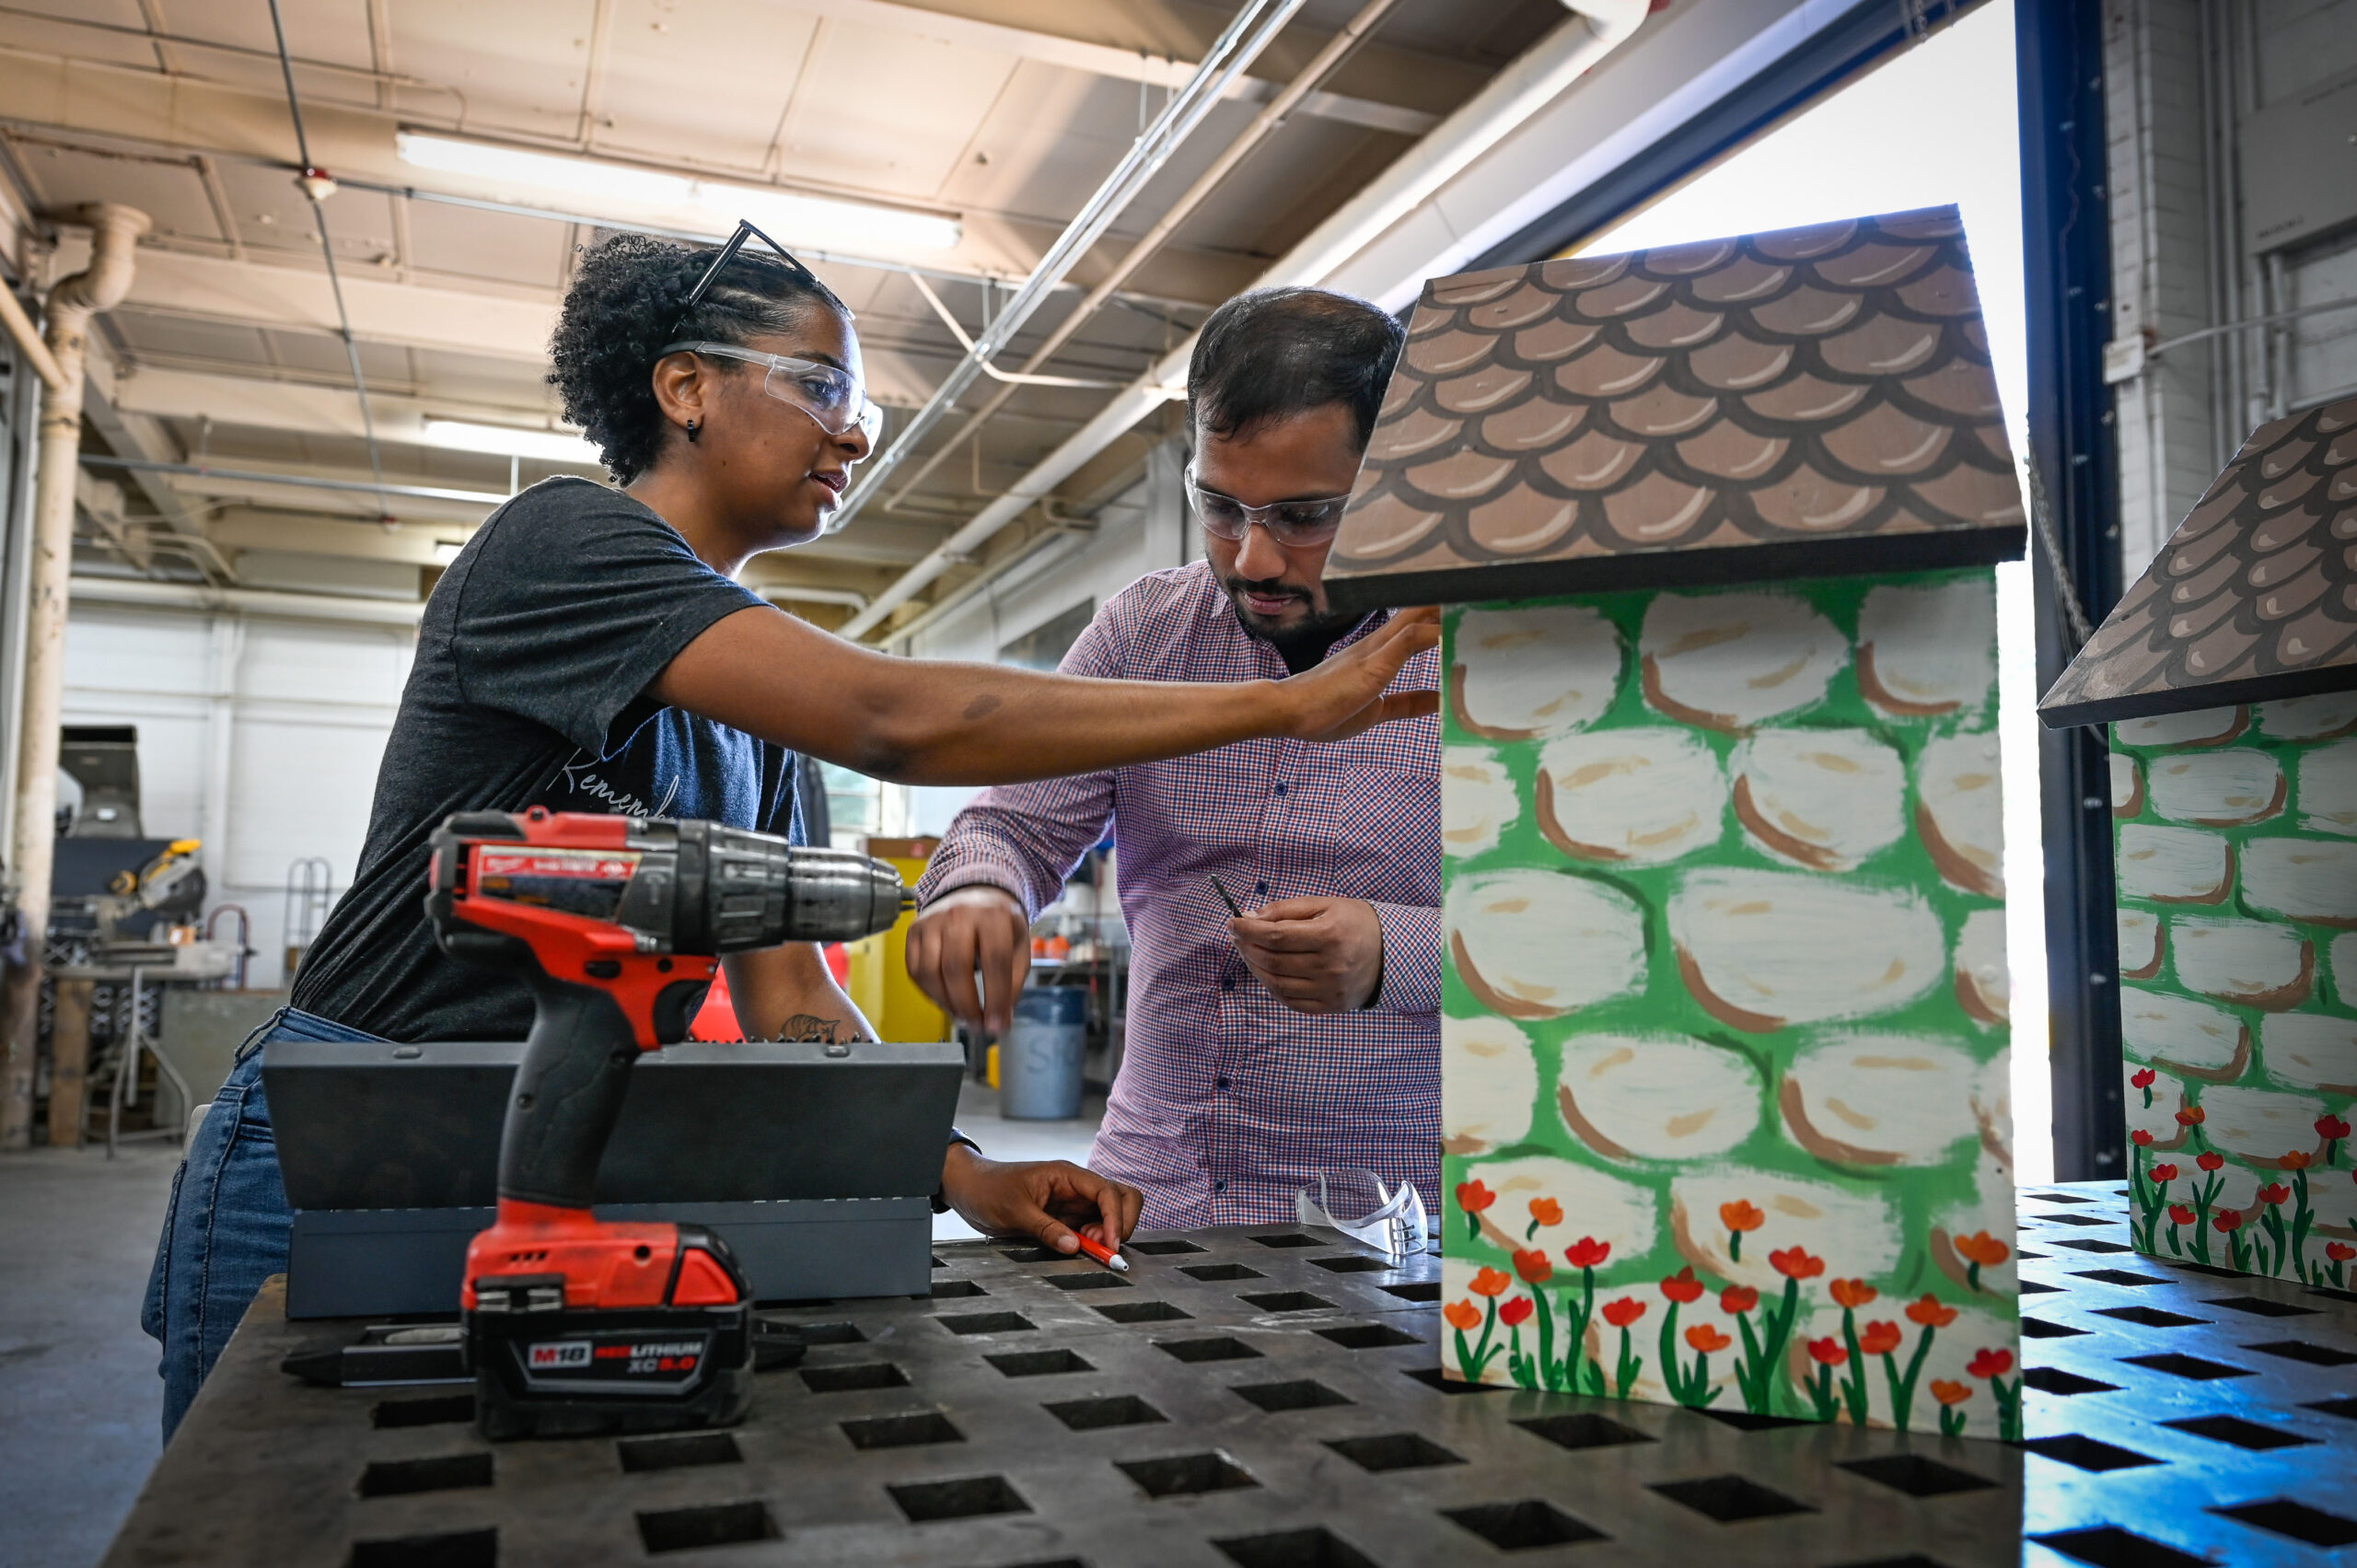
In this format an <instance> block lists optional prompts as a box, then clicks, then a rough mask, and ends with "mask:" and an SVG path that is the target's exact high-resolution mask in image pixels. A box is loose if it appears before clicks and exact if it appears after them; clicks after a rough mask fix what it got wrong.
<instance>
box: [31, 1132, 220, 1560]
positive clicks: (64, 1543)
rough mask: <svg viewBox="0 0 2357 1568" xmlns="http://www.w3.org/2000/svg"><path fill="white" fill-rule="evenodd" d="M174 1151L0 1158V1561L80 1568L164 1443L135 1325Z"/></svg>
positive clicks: (160, 1396)
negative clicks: (113, 1157)
mask: <svg viewBox="0 0 2357 1568" xmlns="http://www.w3.org/2000/svg"><path fill="white" fill-rule="evenodd" d="M179 1163H180V1152H179V1150H177V1149H175V1148H171V1147H168V1146H166V1145H164V1144H125V1145H124V1146H123V1148H122V1151H121V1153H120V1154H119V1155H118V1156H117V1157H116V1158H115V1159H113V1160H112V1161H110V1160H108V1158H107V1157H106V1152H105V1151H104V1150H103V1149H78V1150H75V1149H36V1150H34V1151H32V1152H31V1153H29V1154H22V1155H6V1156H0V1258H6V1260H7V1261H6V1264H5V1265H0V1564H6V1568H87V1564H89V1563H92V1562H97V1561H98V1559H99V1553H100V1552H102V1551H105V1550H106V1546H107V1542H109V1541H110V1540H111V1539H114V1532H115V1527H116V1526H117V1525H119V1524H121V1523H122V1516H123V1515H124V1514H125V1513H127V1512H129V1510H130V1508H131V1503H132V1499H133V1498H134V1497H136V1496H137V1495H138V1494H139V1488H140V1485H141V1483H143V1482H144V1481H146V1479H147V1471H148V1469H149V1467H150V1466H152V1465H154V1464H155V1462H156V1455H157V1451H158V1449H159V1447H160V1441H159V1437H158V1432H157V1427H158V1423H159V1422H160V1421H161V1419H162V1414H163V1408H164V1385H163V1383H162V1382H161V1381H160V1380H158V1379H157V1376H156V1342H155V1341H153V1340H151V1339H149V1338H148V1337H147V1336H146V1335H145V1334H143V1333H141V1332H140V1331H139V1303H140V1298H141V1297H142V1295H145V1292H146V1288H147V1270H148V1265H149V1264H150V1263H152V1262H153V1261H154V1260H155V1256H156V1233H157V1227H158V1226H160V1225H162V1224H163V1218H164V1203H165V1201H166V1199H167V1198H168V1197H169V1196H170V1191H171V1184H172V1171H173V1169H174V1168H175V1167H177V1166H178V1165H179Z"/></svg>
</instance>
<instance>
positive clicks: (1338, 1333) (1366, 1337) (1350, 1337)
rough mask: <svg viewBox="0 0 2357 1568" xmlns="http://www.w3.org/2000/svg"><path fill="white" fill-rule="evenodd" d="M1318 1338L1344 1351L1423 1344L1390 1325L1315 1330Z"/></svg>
mask: <svg viewBox="0 0 2357 1568" xmlns="http://www.w3.org/2000/svg"><path fill="white" fill-rule="evenodd" d="M1314 1331H1315V1332H1316V1333H1317V1335H1318V1338H1319V1339H1321V1340H1324V1341H1327V1342H1329V1343H1331V1344H1338V1345H1340V1346H1341V1347H1342V1348H1343V1349H1344V1350H1383V1349H1386V1348H1387V1347H1388V1346H1391V1345H1413V1344H1422V1341H1421V1340H1419V1339H1417V1338H1416V1336H1415V1335H1413V1334H1406V1333H1402V1332H1400V1331H1399V1330H1397V1329H1395V1328H1393V1327H1392V1326H1391V1325H1390V1324H1388V1323H1344V1324H1342V1325H1341V1327H1340V1328H1334V1329H1318V1330H1314Z"/></svg>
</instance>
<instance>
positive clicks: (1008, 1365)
mask: <svg viewBox="0 0 2357 1568" xmlns="http://www.w3.org/2000/svg"><path fill="white" fill-rule="evenodd" d="M982 1359H983V1360H984V1361H987V1362H989V1363H990V1364H991V1365H993V1366H995V1367H997V1368H998V1369H999V1371H1001V1372H1002V1373H1004V1374H1005V1375H1006V1376H1009V1377H1046V1376H1051V1375H1053V1374H1055V1373H1058V1372H1094V1371H1096V1370H1097V1368H1096V1367H1095V1366H1094V1365H1091V1364H1090V1363H1089V1362H1086V1361H1085V1360H1083V1359H1082V1358H1081V1357H1080V1355H1079V1353H1077V1352H1074V1351H1068V1350H1062V1349H1058V1350H1027V1351H1010V1352H1008V1353H1006V1354H1004V1355H986V1356H984V1357H982Z"/></svg>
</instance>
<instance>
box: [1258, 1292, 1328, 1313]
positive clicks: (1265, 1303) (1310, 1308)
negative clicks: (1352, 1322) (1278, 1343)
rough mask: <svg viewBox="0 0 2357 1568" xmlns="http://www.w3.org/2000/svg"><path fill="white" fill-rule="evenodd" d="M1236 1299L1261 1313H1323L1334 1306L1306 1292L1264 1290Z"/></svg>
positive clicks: (1322, 1297)
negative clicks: (1258, 1309) (1256, 1308)
mask: <svg viewBox="0 0 2357 1568" xmlns="http://www.w3.org/2000/svg"><path fill="white" fill-rule="evenodd" d="M1238 1299H1239V1300H1241V1301H1243V1302H1244V1303H1245V1304H1246V1305H1248V1306H1251V1307H1259V1308H1260V1310H1261V1311H1263V1312H1324V1311H1327V1310H1329V1309H1330V1308H1331V1307H1333V1305H1334V1304H1333V1303H1332V1302H1330V1301H1329V1300H1327V1299H1326V1298H1325V1297H1324V1296H1322V1295H1310V1294H1309V1293H1308V1292H1307V1291H1306V1290H1264V1291H1261V1292H1260V1293H1259V1294H1258V1295H1245V1296H1241V1297H1239V1298H1238Z"/></svg>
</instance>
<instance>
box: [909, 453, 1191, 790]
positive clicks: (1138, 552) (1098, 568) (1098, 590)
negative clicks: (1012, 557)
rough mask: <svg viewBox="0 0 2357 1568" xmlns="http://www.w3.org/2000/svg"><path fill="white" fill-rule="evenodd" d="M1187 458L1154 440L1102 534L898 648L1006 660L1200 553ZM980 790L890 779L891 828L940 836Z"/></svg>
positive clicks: (1102, 524)
mask: <svg viewBox="0 0 2357 1568" xmlns="http://www.w3.org/2000/svg"><path fill="white" fill-rule="evenodd" d="M1184 462H1185V454H1184V453H1183V452H1182V451H1181V450H1180V448H1179V443H1178V442H1176V441H1170V442H1166V443H1165V444H1164V445H1162V446H1160V447H1155V450H1154V452H1153V453H1152V454H1151V455H1150V456H1149V458H1148V459H1147V465H1146V477H1145V478H1144V479H1143V480H1141V481H1139V482H1137V483H1136V484H1133V485H1132V486H1131V487H1130V488H1129V489H1128V490H1125V491H1123V492H1122V493H1121V494H1120V496H1119V497H1117V498H1116V499H1115V500H1113V501H1111V502H1110V503H1109V504H1107V505H1106V506H1105V507H1104V508H1103V509H1102V510H1101V511H1100V512H1099V513H1098V515H1097V528H1096V530H1095V531H1094V532H1092V533H1087V534H1077V535H1074V536H1071V537H1069V538H1065V539H1061V540H1056V541H1055V542H1053V543H1051V544H1046V545H1042V546H1040V547H1039V552H1037V553H1036V554H1034V555H1032V556H1031V557H1030V558H1029V559H1028V560H1027V561H1025V562H1024V563H1022V564H1021V565H1019V566H1017V567H1016V568H1015V569H1014V570H1013V571H1011V572H1008V573H1007V574H1006V575H1004V576H1001V577H997V578H994V579H993V580H992V581H991V582H990V583H989V585H988V586H987V587H983V588H982V589H981V590H980V591H979V592H977V593H975V594H974V595H973V596H972V597H971V598H969V599H967V600H966V601H965V602H964V603H962V604H960V605H958V606H957V607H956V608H955V609H953V610H949V611H948V612H947V613H946V614H944V615H942V616H941V617H939V618H938V619H937V620H935V621H931V622H929V623H928V624H926V625H925V626H924V627H923V628H922V629H921V630H920V631H919V632H918V633H916V635H914V636H913V637H909V638H906V639H903V640H900V641H899V642H896V643H895V644H894V649H895V651H897V652H899V653H901V654H905V655H908V656H913V657H916V658H929V659H973V660H979V661H981V662H983V663H989V662H991V661H993V660H995V659H996V658H997V657H998V651H999V649H1000V648H1002V647H1004V646H1005V645H1007V644H1009V643H1011V642H1013V641H1014V640H1015V639H1016V638H1017V637H1020V636H1022V635H1023V634H1024V633H1027V632H1029V631H1031V630H1032V629H1033V628H1034V627H1037V626H1039V624H1040V623H1041V622H1043V621H1051V620H1053V619H1055V618H1056V617H1057V616H1059V615H1062V613H1063V612H1064V611H1066V610H1070V609H1071V608H1072V607H1073V606H1074V605H1076V604H1080V603H1083V602H1089V603H1093V604H1095V605H1097V607H1099V608H1102V607H1103V605H1104V603H1105V601H1106V600H1107V599H1109V598H1112V597H1113V596H1114V595H1115V594H1117V593H1120V591H1121V590H1122V589H1123V588H1125V587H1129V586H1130V584H1132V583H1133V582H1135V581H1136V580H1137V579H1138V578H1140V577H1142V576H1144V575H1145V574H1147V573H1148V572H1155V571H1159V570H1161V569H1162V568H1163V567H1166V566H1179V565H1184V564H1185V563H1187V562H1188V561H1190V560H1191V559H1193V558H1195V557H1196V556H1199V555H1201V554H1202V547H1201V544H1200V543H1199V542H1198V540H1197V539H1196V534H1195V530H1194V528H1192V527H1191V526H1190V523H1189V521H1188V518H1187V513H1186V502H1185V498H1184V496H1183V495H1182V494H1181V492H1180V487H1179V470H1180V468H1181V466H1182V465H1183V464H1184ZM976 793H977V792H976V791H974V790H971V789H961V788H944V787H937V786H930V785H919V786H915V787H911V788H908V789H905V790H899V789H896V788H895V786H891V785H887V786H886V794H885V802H884V807H885V808H884V819H885V821H886V823H887V826H886V827H885V829H884V831H886V832H887V833H890V834H898V833H907V834H911V835H923V834H932V833H940V832H942V831H944V830H946V829H947V828H948V826H949V819H951V818H953V817H955V816H957V815H958V807H962V806H964V805H965V804H966V802H967V801H969V800H970V799H972V798H973V796H974V795H975V794H976ZM895 796H898V799H897V800H896V798H895ZM896 813H898V815H896Z"/></svg>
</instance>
